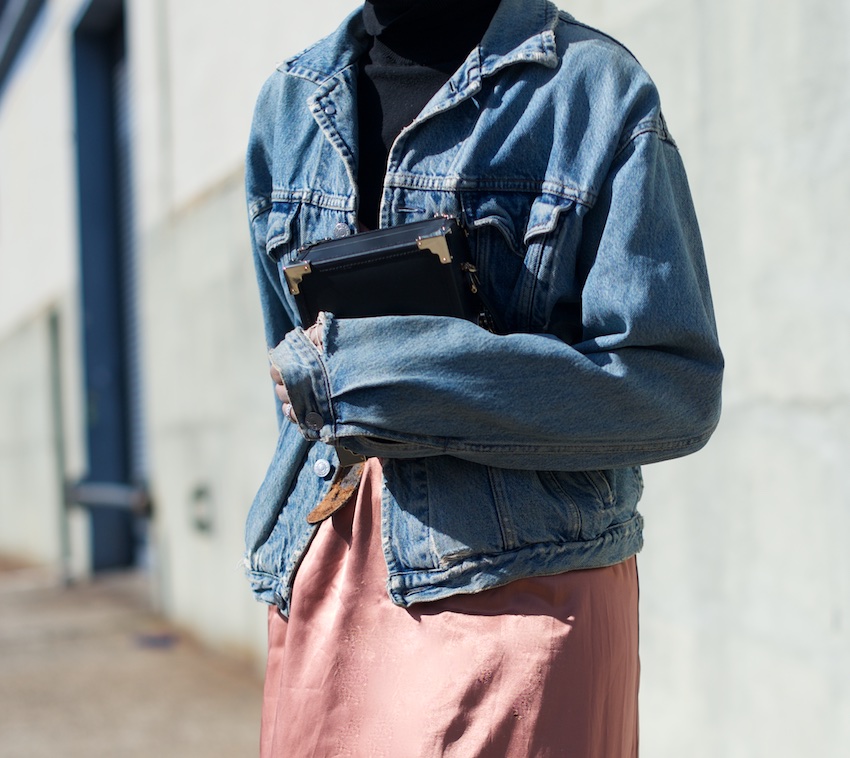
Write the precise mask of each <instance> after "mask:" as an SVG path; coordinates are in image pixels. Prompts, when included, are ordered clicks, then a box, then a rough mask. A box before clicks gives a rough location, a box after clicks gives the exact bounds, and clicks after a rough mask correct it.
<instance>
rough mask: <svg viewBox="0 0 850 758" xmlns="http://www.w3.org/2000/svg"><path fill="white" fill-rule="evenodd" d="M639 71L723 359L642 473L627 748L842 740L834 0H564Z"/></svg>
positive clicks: (848, 175)
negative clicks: (663, 122) (665, 143)
mask: <svg viewBox="0 0 850 758" xmlns="http://www.w3.org/2000/svg"><path fill="white" fill-rule="evenodd" d="M564 5H565V7H567V8H568V9H569V10H570V11H571V12H572V13H573V14H574V15H576V16H577V17H578V18H580V19H581V20H583V21H585V22H587V23H590V24H592V25H595V26H599V27H601V28H603V29H605V30H606V31H608V32H610V33H611V34H613V35H614V36H615V37H617V38H619V39H620V40H622V41H623V42H625V43H626V44H627V45H628V47H629V48H630V49H631V50H632V51H633V52H634V53H635V55H637V57H638V58H639V59H640V60H641V62H642V63H643V64H644V66H645V67H646V68H647V69H648V70H649V71H650V73H651V74H652V76H653V78H654V79H655V80H656V82H657V84H658V86H659V88H660V90H661V94H662V100H663V103H664V107H665V113H666V116H667V120H668V122H669V126H670V129H671V130H672V132H673V134H674V136H675V137H676V139H677V140H678V142H679V146H680V148H681V151H682V153H683V155H684V158H685V162H686V165H687V166H688V169H689V173H690V177H691V181H692V188H693V192H694V196H695V200H696V205H697V211H698V213H699V217H700V220H701V224H702V228H703V232H704V236H705V242H706V249H707V255H708V263H709V269H710V272H711V276H712V283H713V288H714V296H715V303H716V307H717V312H718V320H719V327H720V333H721V340H722V344H723V346H724V350H725V353H726V357H727V362H728V369H727V378H726V385H725V393H724V404H725V407H724V416H723V420H722V422H721V426H720V428H719V431H718V432H717V434H716V436H715V438H714V439H713V440H712V442H711V443H710V444H709V446H708V448H707V449H706V450H705V451H703V452H701V453H699V454H698V455H696V456H694V457H693V458H690V459H685V460H682V461H678V462H673V463H665V464H660V465H658V466H650V467H648V468H647V470H646V484H647V486H646V495H645V502H644V506H643V512H644V515H645V517H646V520H647V531H646V548H645V551H644V553H643V554H642V555H641V558H640V571H641V603H642V626H641V649H642V657H643V683H642V695H641V711H642V713H641V715H642V725H641V732H642V739H643V745H642V753H644V754H646V755H649V756H653V757H654V758H658V757H662V756H663V757H666V756H670V757H671V758H673V757H674V756H688V758H700V757H702V756H705V757H707V756H724V757H725V758H729V757H734V756H740V757H741V758H761V757H762V756H765V757H766V756H770V757H771V758H775V757H778V756H783V757H784V756H787V757H788V758H792V757H793V756H802V755H817V756H829V757H830V758H832V757H835V758H837V757H838V756H844V755H847V751H848V749H850V748H848V746H850V626H849V625H850V558H848V555H850V553H848V549H847V546H846V534H847V532H848V529H850V481H848V479H847V477H846V475H845V470H846V468H847V464H848V461H850V391H849V390H850V349H848V347H850V306H848V303H850V299H848V298H847V295H846V293H847V290H848V288H850V257H848V256H847V252H848V250H850V233H848V226H847V208H848V207H850V144H848V142H849V141H848V135H850V85H848V81H850V44H848V40H850V3H848V2H847V1H846V0H809V2H806V3H803V2H801V1H800V0H798V1H796V2H785V3H781V4H775V3H767V2H758V1H756V0H749V1H747V2H742V1H741V0H738V2H732V1H731V0H714V2H710V3H709V2H700V1H698V0H641V1H640V2H630V3H617V2H613V0H593V2H591V0H572V1H571V2H569V3H566V2H565V3H564Z"/></svg>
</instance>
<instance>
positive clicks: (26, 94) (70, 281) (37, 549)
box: [0, 0, 85, 567]
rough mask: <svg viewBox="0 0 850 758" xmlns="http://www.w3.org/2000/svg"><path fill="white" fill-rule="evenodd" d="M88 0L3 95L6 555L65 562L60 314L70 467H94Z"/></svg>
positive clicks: (0, 544)
mask: <svg viewBox="0 0 850 758" xmlns="http://www.w3.org/2000/svg"><path fill="white" fill-rule="evenodd" d="M78 6H79V2H78V1H77V0H53V2H51V3H48V4H47V5H46V7H45V9H44V11H43V13H42V16H41V18H40V21H39V22H38V23H37V24H36V26H35V27H34V28H33V30H32V32H31V35H30V39H29V41H28V43H27V45H26V46H25V48H24V50H23V51H22V53H21V55H20V58H19V61H18V62H17V64H16V68H15V70H14V71H13V73H12V75H11V76H10V78H9V79H8V80H7V83H6V86H5V88H4V91H3V93H2V99H0V552H3V553H7V554H13V555H17V556H19V557H21V558H25V559H29V560H34V561H38V562H43V563H48V564H54V565H55V564H57V563H58V561H59V554H60V544H59V539H58V534H57V525H58V523H59V509H60V507H61V493H62V489H61V483H60V482H59V474H58V468H57V465H56V457H55V456H56V440H55V439H54V430H55V428H56V427H55V419H53V418H52V417H51V395H50V376H49V373H48V371H49V365H50V364H49V343H48V328H47V323H48V321H47V319H48V313H49V311H50V310H51V309H53V310H55V311H56V312H57V313H58V315H59V319H60V336H61V344H60V353H61V362H62V364H61V383H62V396H63V400H64V405H65V408H66V413H65V420H64V421H65V423H64V428H65V439H64V440H63V447H64V450H65V455H66V462H67V466H68V470H69V472H70V473H71V475H73V474H74V473H77V474H79V473H80V472H81V471H82V470H83V467H84V460H83V449H82V443H81V435H82V416H81V413H82V402H81V381H80V370H81V369H80V363H79V350H78V345H79V338H78V329H77V313H78V308H77V295H76V281H77V275H76V265H77V227H76V220H75V218H76V202H75V193H74V183H75V178H74V177H75V173H74V172H75V158H74V150H73V100H72V95H71V71H72V68H71V58H70V56H71V46H70V37H69V34H68V28H69V25H70V23H71V19H72V18H73V17H74V15H75V14H76V12H77V9H78ZM75 531H79V530H75ZM84 531H85V530H84V529H83V532H84ZM76 565H78V566H81V567H82V566H84V565H85V562H81V561H80V560H77V561H76Z"/></svg>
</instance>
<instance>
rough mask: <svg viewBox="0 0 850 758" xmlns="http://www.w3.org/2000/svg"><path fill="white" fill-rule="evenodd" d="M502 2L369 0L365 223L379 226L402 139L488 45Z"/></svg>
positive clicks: (361, 89) (362, 113)
mask: <svg viewBox="0 0 850 758" xmlns="http://www.w3.org/2000/svg"><path fill="white" fill-rule="evenodd" d="M499 2H500V0H366V2H365V3H364V5H363V21H364V23H365V26H366V31H367V32H368V33H369V35H370V36H371V39H372V44H371V47H370V48H369V49H368V50H367V51H366V53H364V55H363V56H362V57H361V59H360V71H359V75H358V80H357V117H358V119H359V135H360V137H359V139H360V145H359V147H360V150H359V153H360V162H359V165H358V171H357V182H358V185H359V189H360V208H359V217H360V221H361V223H363V224H364V225H365V226H367V227H369V228H376V227H377V226H378V211H379V205H380V200H381V189H382V187H383V181H384V174H385V173H386V167H387V157H388V155H389V151H390V148H391V147H392V144H393V142H394V140H395V138H396V137H397V136H398V134H399V132H401V130H402V129H403V128H404V127H405V126H407V125H408V124H410V123H411V121H413V119H414V118H416V116H417V115H419V113H420V112H421V111H422V109H423V108H424V107H425V105H426V104H427V103H428V101H429V100H430V99H431V98H432V97H433V96H434V95H435V94H436V92H437V90H439V89H440V88H441V87H442V86H443V85H444V84H445V83H446V82H447V81H448V79H449V77H450V76H451V75H452V74H453V73H454V72H455V71H456V70H457V69H458V67H459V66H460V64H461V63H463V61H464V60H465V59H466V56H467V55H469V53H470V51H471V50H472V49H473V48H474V47H475V46H476V45H477V44H478V43H479V42H480V41H481V37H482V36H483V35H484V32H485V31H486V29H487V27H488V26H489V24H490V21H491V20H492V18H493V14H494V13H495V12H496V8H497V7H498V5H499Z"/></svg>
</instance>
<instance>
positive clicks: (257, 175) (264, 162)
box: [245, 77, 294, 426]
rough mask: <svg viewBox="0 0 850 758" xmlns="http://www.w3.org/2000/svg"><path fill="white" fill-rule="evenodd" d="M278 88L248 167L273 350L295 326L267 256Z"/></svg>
mask: <svg viewBox="0 0 850 758" xmlns="http://www.w3.org/2000/svg"><path fill="white" fill-rule="evenodd" d="M276 86H278V81H277V79H276V77H271V78H270V79H269V80H268V81H267V82H266V85H265V87H264V90H263V92H262V93H261V95H260V97H259V99H258V100H257V106H256V111H255V113H254V123H253V128H252V131H251V140H250V142H249V144H248V154H247V158H246V163H245V188H246V197H247V202H248V215H249V218H250V223H251V242H252V245H251V246H252V251H253V258H254V269H255V271H256V274H257V284H258V286H259V292H260V306H261V307H262V311H263V323H264V327H265V335H266V344H267V345H270V346H271V345H277V344H278V343H279V342H280V341H281V340H282V339H283V338H284V336H285V335H286V333H287V332H289V331H291V330H292V328H293V326H294V324H293V321H292V318H291V316H290V315H289V313H288V311H287V310H286V308H285V306H284V302H285V298H284V294H283V286H282V284H281V281H280V277H279V276H278V274H277V265H276V264H275V262H274V261H273V260H272V259H271V258H270V257H269V256H268V255H267V254H266V233H267V227H268V214H269V210H270V209H271V200H270V198H271V190H272V179H271V172H270V166H271V158H270V156H269V154H268V152H267V145H269V144H273V138H272V136H271V135H270V134H268V133H267V132H268V131H270V126H269V125H271V128H272V129H273V128H274V126H275V124H276V119H275V118H274V117H270V115H269V113H267V112H266V111H271V110H273V106H274V103H275V99H274V98H272V97H269V96H267V95H268V92H269V91H270V90H272V89H273V88H274V87H276ZM275 406H276V407H277V420H278V426H280V425H281V423H282V422H283V412H282V410H281V407H280V403H279V402H277V398H275Z"/></svg>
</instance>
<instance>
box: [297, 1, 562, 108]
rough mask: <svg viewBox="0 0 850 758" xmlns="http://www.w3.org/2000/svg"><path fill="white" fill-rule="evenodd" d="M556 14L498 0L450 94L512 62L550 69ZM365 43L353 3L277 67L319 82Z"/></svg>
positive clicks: (539, 5) (540, 6) (545, 7)
mask: <svg viewBox="0 0 850 758" xmlns="http://www.w3.org/2000/svg"><path fill="white" fill-rule="evenodd" d="M558 14H559V11H558V9H557V8H556V7H555V6H554V5H552V4H551V3H549V2H547V0H502V3H501V5H500V6H499V8H498V9H497V10H496V15H495V16H494V17H493V22H492V23H491V24H490V27H489V28H488V30H487V33H486V34H485V35H484V38H483V39H482V41H481V43H480V44H479V45H478V46H476V48H475V49H474V50H473V51H472V52H471V53H470V54H469V56H468V57H467V59H466V61H465V62H464V63H463V65H462V66H461V67H460V68H459V69H458V71H457V72H456V73H455V75H454V76H453V77H452V79H451V80H450V82H449V87H450V88H451V90H452V92H453V93H454V95H455V96H456V97H459V98H463V97H468V96H469V95H471V94H474V92H476V91H477V90H478V89H480V86H481V84H480V82H481V79H482V78H483V77H487V76H491V75H493V74H495V73H496V72H498V71H500V70H501V69H503V68H505V67H507V66H510V65H512V64H514V63H540V64H542V65H544V66H547V67H549V68H555V67H556V66H557V65H558V55H557V50H556V46H555V33H554V28H555V25H556V24H557V21H558ZM367 44H368V35H367V33H366V30H365V28H364V26H363V18H362V14H361V9H360V8H357V10H355V11H354V12H353V13H351V14H350V15H349V16H348V18H347V19H346V20H345V21H344V22H343V24H342V25H341V26H340V27H339V28H338V29H337V30H336V31H335V32H333V33H332V34H331V35H330V36H328V37H325V38H324V39H323V40H321V41H319V42H317V43H316V44H314V45H313V46H311V47H309V48H307V49H306V50H304V51H303V52H301V53H298V54H297V55H295V56H293V57H292V58H290V59H288V60H287V61H285V62H284V63H282V64H281V66H280V70H281V71H282V72H285V73H288V74H291V75H293V76H298V77H301V78H304V79H307V80H309V81H312V82H315V84H316V85H318V86H321V85H322V84H325V83H326V82H327V81H328V80H329V79H333V78H335V77H336V76H338V75H339V74H340V73H341V72H342V71H343V70H344V69H346V68H348V67H349V66H351V65H352V64H353V63H354V62H355V61H356V60H357V59H358V57H359V56H360V55H361V54H362V53H363V51H364V50H365V49H366V46H367Z"/></svg>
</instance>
